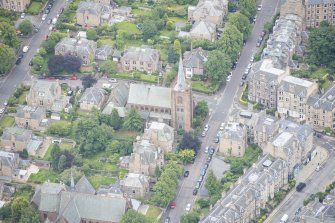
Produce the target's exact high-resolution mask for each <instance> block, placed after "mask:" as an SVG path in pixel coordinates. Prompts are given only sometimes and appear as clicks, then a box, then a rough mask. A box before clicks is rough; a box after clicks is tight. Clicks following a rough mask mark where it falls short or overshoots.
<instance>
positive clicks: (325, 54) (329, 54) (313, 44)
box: [306, 26, 335, 69]
mask: <svg viewBox="0 0 335 223" xmlns="http://www.w3.org/2000/svg"><path fill="white" fill-rule="evenodd" d="M334 36H335V27H334V26H322V27H319V28H316V29H312V31H311V32H310V34H309V39H308V45H307V49H306V59H307V62H309V63H310V64H315V65H318V66H326V67H328V68H331V69H335V38H334Z"/></svg>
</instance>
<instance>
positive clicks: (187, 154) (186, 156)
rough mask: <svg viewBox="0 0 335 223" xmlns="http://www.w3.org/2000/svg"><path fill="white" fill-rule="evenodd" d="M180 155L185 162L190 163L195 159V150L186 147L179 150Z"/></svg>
mask: <svg viewBox="0 0 335 223" xmlns="http://www.w3.org/2000/svg"><path fill="white" fill-rule="evenodd" d="M178 156H179V158H180V159H181V161H182V162H183V163H189V162H191V161H192V160H193V159H194V156H195V152H194V150H193V149H184V150H180V151H179V152H178Z"/></svg>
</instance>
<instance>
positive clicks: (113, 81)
mask: <svg viewBox="0 0 335 223" xmlns="http://www.w3.org/2000/svg"><path fill="white" fill-rule="evenodd" d="M108 81H109V82H111V83H116V82H117V80H116V79H115V78H112V79H109V80H108Z"/></svg>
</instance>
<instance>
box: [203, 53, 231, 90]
mask: <svg viewBox="0 0 335 223" xmlns="http://www.w3.org/2000/svg"><path fill="white" fill-rule="evenodd" d="M230 67H231V60H230V58H229V57H228V56H227V55H226V54H224V53H223V52H221V51H219V50H214V51H211V52H210V53H209V55H208V60H207V62H206V63H205V71H206V76H207V77H208V79H209V80H210V81H211V82H213V83H215V82H221V81H223V80H226V78H227V76H228V74H229V71H230Z"/></svg>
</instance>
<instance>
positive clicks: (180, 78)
mask: <svg viewBox="0 0 335 223" xmlns="http://www.w3.org/2000/svg"><path fill="white" fill-rule="evenodd" d="M186 88H187V83H186V78H185V72H184V66H183V59H182V56H181V55H180V60H179V67H178V74H177V83H176V85H175V86H174V90H175V91H186Z"/></svg>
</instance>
